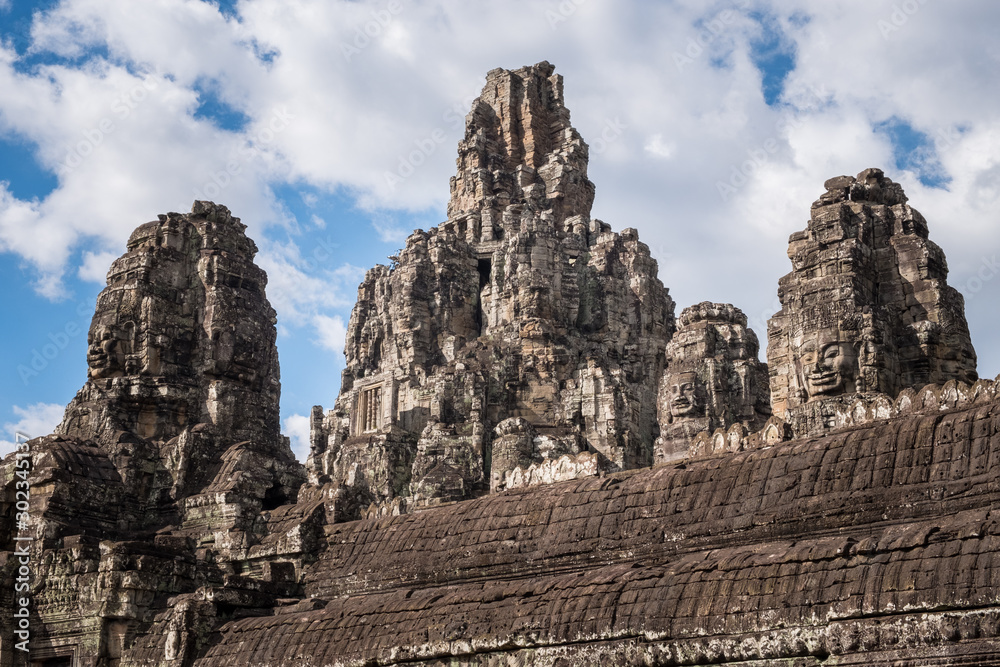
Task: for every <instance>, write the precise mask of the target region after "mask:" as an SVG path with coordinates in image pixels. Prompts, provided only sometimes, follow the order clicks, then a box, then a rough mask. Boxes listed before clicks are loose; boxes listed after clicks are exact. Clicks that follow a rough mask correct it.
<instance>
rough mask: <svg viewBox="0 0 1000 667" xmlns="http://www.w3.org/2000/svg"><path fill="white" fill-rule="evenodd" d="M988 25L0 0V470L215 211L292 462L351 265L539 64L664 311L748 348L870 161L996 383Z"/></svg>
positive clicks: (595, 11)
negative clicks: (117, 300)
mask: <svg viewBox="0 0 1000 667" xmlns="http://www.w3.org/2000/svg"><path fill="white" fill-rule="evenodd" d="M998 25H1000V3H996V2H992V1H990V0H959V1H955V2H944V0H903V1H895V2H879V1H873V0H827V1H825V2H822V3H818V2H811V1H808V0H724V1H722V2H704V1H703V0H697V1H695V0H677V1H666V0H663V1H656V0H502V1H501V0H375V1H368V0H353V1H346V0H239V1H237V2H229V1H227V2H221V3H213V2H204V1H201V0H144V1H143V2H130V1H128V0H60V1H35V2H21V1H19V0H0V277H2V281H3V283H2V284H3V290H2V292H0V304H2V307H3V312H4V313H5V315H6V317H5V318H4V319H5V325H4V326H3V334H2V336H3V339H2V347H3V350H4V352H3V355H2V362H3V366H2V373H0V425H2V428H0V454H2V453H5V452H6V451H9V449H10V448H11V447H12V445H11V444H10V443H11V442H12V441H13V440H14V439H15V435H16V433H23V434H25V435H28V436H33V437H34V436H39V435H44V434H46V433H49V432H51V431H52V429H53V428H54V427H55V425H56V424H57V423H58V422H59V421H60V419H61V416H62V412H63V409H64V406H65V405H66V404H67V403H68V402H69V401H70V400H71V399H72V397H73V396H74V394H75V393H76V391H77V390H79V388H80V387H81V386H82V385H83V383H84V382H85V380H86V336H87V334H86V332H87V329H88V327H89V324H90V318H91V316H92V314H93V308H94V303H95V299H96V296H97V294H98V292H99V291H100V290H101V289H102V287H103V286H104V281H105V275H106V272H107V270H108V267H109V265H110V263H111V261H112V260H113V259H115V258H116V257H118V256H120V255H121V254H123V253H124V251H125V242H126V240H127V238H128V235H129V233H130V232H131V231H132V229H134V228H135V227H136V226H137V225H139V224H141V223H143V222H146V221H149V220H153V219H155V216H156V215H157V214H160V213H166V212H168V211H180V212H186V211H189V210H190V207H191V204H192V202H193V201H194V200H196V199H211V200H214V201H216V202H218V203H221V204H224V205H226V206H228V207H229V208H230V209H231V210H232V211H233V214H234V215H236V216H238V217H240V218H241V219H242V220H243V222H244V223H245V224H247V226H248V230H247V233H248V234H249V235H250V236H251V237H252V238H253V239H254V240H255V241H256V243H257V246H258V247H259V249H260V252H259V254H258V256H257V262H258V263H259V264H260V266H262V267H263V268H264V269H265V270H266V271H267V274H268V276H269V283H268V286H267V296H268V298H269V299H270V301H271V304H272V305H273V306H274V308H275V310H276V311H277V313H278V351H279V355H280V361H281V382H282V397H281V413H282V424H283V430H284V433H285V434H286V435H288V436H289V437H290V438H291V439H292V444H293V449H294V450H295V451H296V453H297V455H298V456H299V457H300V458H301V459H303V460H304V457H305V455H306V453H307V448H308V445H307V442H308V419H307V416H308V414H309V410H310V408H311V406H313V405H323V406H325V407H326V408H330V407H332V406H333V403H334V400H335V398H336V396H337V393H338V391H339V385H340V371H341V370H342V369H343V367H344V357H343V345H344V337H345V333H346V326H347V323H348V321H349V318H350V310H351V307H352V305H353V302H354V300H355V297H356V293H357V292H356V289H357V285H358V283H359V282H360V280H361V279H362V277H363V276H364V271H365V269H366V268H368V267H371V266H373V265H374V264H376V263H386V262H387V260H386V258H387V257H388V256H389V255H393V254H394V253H395V251H396V250H398V249H399V248H400V247H402V246H403V244H404V242H405V238H406V236H407V235H408V234H409V233H410V232H411V231H412V230H414V229H418V228H420V229H427V228H428V227H431V226H433V225H435V224H438V223H439V222H442V221H443V220H444V219H445V217H446V216H445V207H446V203H447V199H448V179H449V177H450V176H452V175H454V173H455V156H456V153H455V149H456V144H457V142H458V140H459V139H460V138H461V137H462V136H463V131H464V116H465V114H466V113H467V111H468V109H469V106H470V104H471V102H472V100H473V99H474V98H475V96H476V95H477V94H478V93H479V91H480V90H481V88H482V86H483V83H484V80H485V76H486V73H487V72H488V71H489V70H491V69H493V68H496V67H504V68H508V69H513V68H517V67H521V66H524V65H530V64H534V63H537V62H540V61H543V60H548V61H549V62H551V63H553V64H554V65H555V67H556V71H557V72H558V73H560V74H562V75H563V77H564V79H565V98H566V104H567V106H568V107H569V109H570V111H571V115H572V121H573V124H574V125H575V126H576V128H577V129H578V130H579V131H580V133H581V134H582V135H583V137H584V139H585V140H586V141H587V142H588V143H589V144H590V147H591V151H590V154H591V159H590V179H591V180H592V181H593V182H594V183H595V184H596V186H597V196H596V200H595V203H594V211H593V215H594V217H596V218H600V219H602V220H604V221H605V222H607V223H609V224H610V225H611V226H612V228H613V229H615V230H616V231H620V230H622V229H624V228H626V227H634V228H636V229H638V231H639V236H640V239H642V240H643V241H645V242H646V243H647V244H648V245H649V246H650V248H651V250H652V253H653V255H654V257H655V258H656V259H657V261H658V263H659V270H660V278H661V280H662V281H663V282H664V284H665V285H666V286H667V287H668V288H669V289H670V292H671V295H672V297H673V298H674V300H675V301H676V302H677V313H678V314H679V312H680V310H681V309H682V308H683V307H685V306H688V305H691V304H694V303H698V302H700V301H706V300H710V301H717V302H729V303H733V304H735V305H737V306H739V307H740V308H742V309H743V310H744V312H746V313H747V316H748V318H749V320H750V326H751V327H752V328H753V329H754V330H755V331H756V332H757V334H758V336H759V337H760V338H761V341H762V343H763V340H764V338H765V337H766V321H767V319H768V318H769V317H770V316H771V315H772V314H774V313H775V312H776V311H777V310H778V309H779V307H780V306H779V303H778V301H777V282H778V278H779V277H780V276H782V275H784V274H785V273H788V272H789V270H790V269H791V266H790V263H789V261H788V258H787V255H786V249H787V241H788V236H789V235H790V234H791V233H793V232H795V231H798V230H801V229H804V228H805V225H806V222H807V220H808V216H809V206H810V204H811V203H812V202H813V201H814V200H815V199H816V198H818V197H819V195H820V194H822V193H823V191H824V189H823V182H824V181H825V180H826V179H828V178H830V177H833V176H838V175H841V174H849V175H854V174H857V173H858V172H860V171H862V170H863V169H865V168H868V167H879V168H882V169H884V170H885V172H886V174H887V175H888V176H889V177H890V178H892V179H893V180H895V181H897V182H899V183H901V184H902V185H903V187H904V189H905V190H906V193H907V195H908V196H909V199H910V204H911V205H912V206H913V207H914V208H916V209H918V210H919V211H921V212H922V213H923V214H924V215H925V217H926V218H927V220H928V222H929V226H930V232H931V239H932V240H934V241H935V242H936V243H938V244H939V245H940V246H942V247H943V248H944V250H945V252H946V254H947V257H948V263H949V267H950V271H951V273H950V277H949V282H950V283H951V284H952V285H953V286H955V287H956V288H958V289H959V290H960V291H961V292H962V293H963V294H964V295H965V298H966V313H967V316H968V319H969V323H970V327H971V330H972V336H973V343H974V345H975V346H976V350H977V352H978V355H979V372H980V375H981V376H983V377H988V378H993V377H995V376H996V375H997V374H998V373H1000V345H998V342H1000V315H998V311H1000V309H998V308H997V304H998V302H1000V280H998V279H997V276H998V275H1000V264H998V261H997V260H998V256H1000V224H998V217H1000V86H997V85H996V74H995V73H996V71H998V69H1000V40H997V39H996V36H995V33H996V27H997V26H998ZM762 347H763V345H762ZM762 355H763V350H762Z"/></svg>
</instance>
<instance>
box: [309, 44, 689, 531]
mask: <svg viewBox="0 0 1000 667" xmlns="http://www.w3.org/2000/svg"><path fill="white" fill-rule="evenodd" d="M587 160H588V148H587V144H586V143H585V142H584V141H583V139H582V138H581V137H580V135H579V133H578V132H577V131H576V130H575V129H574V128H573V127H572V125H570V120H569V111H568V110H567V109H566V106H565V104H564V102H563V85H562V77H561V76H559V75H555V74H553V67H552V65H550V64H549V63H546V62H543V63H540V64H538V65H534V66H532V67H525V68H522V69H519V70H516V71H507V70H501V69H497V70H493V71H491V72H490V73H489V74H488V75H487V81H486V86H485V88H484V89H483V92H482V94H481V95H480V96H479V98H477V99H476V100H475V102H473V105H472V110H471V111H470V113H469V114H468V116H467V117H466V132H465V138H464V139H463V140H462V141H461V142H460V144H459V150H458V160H457V164H458V173H457V175H456V176H455V177H453V178H452V179H451V199H450V201H449V203H448V220H447V221H446V222H444V223H442V224H441V225H439V226H438V227H436V228H434V229H431V230H429V231H427V232H424V231H420V230H418V231H416V232H414V233H413V235H411V236H410V238H409V239H407V242H406V247H405V248H404V249H403V250H402V251H401V252H400V254H399V256H398V257H396V258H393V259H394V263H393V265H392V266H391V267H386V266H377V267H375V268H374V269H372V270H370V271H369V272H368V274H367V275H366V277H365V280H364V282H363V283H362V284H361V286H360V288H359V291H358V302H357V304H356V306H355V308H354V311H353V313H352V315H351V322H350V325H349V327H348V335H347V345H346V349H345V353H346V356H347V368H346V369H345V371H344V373H343V383H342V388H341V393H340V396H339V398H338V399H337V404H336V407H335V408H334V409H333V410H331V411H329V412H327V413H326V414H324V413H323V412H322V409H321V408H318V407H317V408H315V409H314V411H313V419H312V452H311V456H310V460H309V463H308V468H309V470H310V475H311V478H312V480H313V481H314V482H315V483H321V484H322V483H330V484H333V485H334V486H336V487H337V489H338V494H339V495H338V497H339V498H341V499H343V501H344V502H345V504H346V507H347V508H348V509H347V514H348V515H350V514H352V513H354V512H356V510H357V509H358V508H361V507H364V506H366V505H367V504H369V503H372V502H382V501H388V500H392V499H394V498H397V497H400V498H407V499H408V500H409V501H410V502H417V503H418V504H430V503H435V502H442V501H447V500H458V499H462V498H467V497H471V496H474V495H478V494H480V493H484V492H488V491H489V490H490V489H493V490H497V489H499V488H503V487H504V485H505V483H506V482H505V475H506V474H507V473H510V472H511V471H513V470H514V469H515V468H518V467H521V468H527V467H529V466H531V465H532V464H542V463H544V462H545V461H546V460H552V459H557V458H560V457H562V456H564V455H570V456H571V457H572V456H576V455H579V454H582V453H583V452H589V453H590V454H591V455H592V456H594V457H596V458H597V460H598V463H599V465H600V466H602V467H603V468H604V469H608V470H615V469H622V468H634V467H638V466H644V465H649V464H650V463H651V462H652V444H651V443H652V442H653V440H654V439H655V438H656V435H657V421H656V395H657V385H658V381H659V379H660V376H661V374H662V371H663V367H664V348H665V346H666V343H667V341H668V340H669V339H670V337H671V335H672V333H673V330H674V314H673V311H674V304H673V301H672V300H671V299H670V297H669V295H668V293H667V290H666V289H665V288H664V287H663V285H662V283H661V282H660V281H659V279H658V278H657V277H656V274H657V266H656V262H655V260H653V259H652V258H651V257H650V254H649V248H648V247H647V246H646V245H645V244H643V243H640V242H639V239H638V236H637V234H636V232H635V230H633V229H626V230H624V231H622V232H621V233H620V234H618V233H614V232H612V231H611V228H610V226H608V225H606V224H604V223H603V222H601V221H600V220H594V219H592V218H591V217H590V210H591V205H592V203H593V200H594V185H593V183H591V182H590V180H588V178H587Z"/></svg>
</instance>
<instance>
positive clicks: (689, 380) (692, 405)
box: [667, 373, 703, 419]
mask: <svg viewBox="0 0 1000 667" xmlns="http://www.w3.org/2000/svg"><path fill="white" fill-rule="evenodd" d="M668 387H669V389H670V396H669V397H668V399H667V401H668V406H669V407H670V416H671V417H673V418H674V419H683V418H685V417H697V416H698V415H700V414H701V412H702V408H703V405H702V400H701V396H700V392H699V391H698V378H697V376H696V375H695V374H694V373H680V374H678V375H675V376H673V377H671V378H670V382H669V384H668Z"/></svg>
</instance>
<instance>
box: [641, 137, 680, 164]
mask: <svg viewBox="0 0 1000 667" xmlns="http://www.w3.org/2000/svg"><path fill="white" fill-rule="evenodd" d="M642 149H643V150H644V151H646V152H647V153H652V154H653V155H655V156H656V157H658V158H663V159H668V158H671V157H673V155H674V152H675V151H676V150H677V145H676V144H675V143H674V142H672V141H665V140H664V139H663V135H662V134H660V133H659V132H657V133H656V134H654V135H653V136H651V137H650V138H649V141H648V142H646V145H645V146H643V147H642Z"/></svg>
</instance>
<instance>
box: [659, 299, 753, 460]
mask: <svg viewBox="0 0 1000 667" xmlns="http://www.w3.org/2000/svg"><path fill="white" fill-rule="evenodd" d="M758 351H759V344H758V342H757V336H756V334H754V332H753V330H752V329H749V328H748V327H747V318H746V315H744V314H743V312H742V311H741V310H740V309H739V308H736V307H735V306H732V305H730V304H719V303H709V302H705V303H700V304H698V305H696V306H691V307H689V308H685V309H684V311H683V312H682V313H681V316H680V317H679V318H678V327H677V333H676V334H674V337H673V339H672V340H671V341H670V343H668V344H667V370H666V372H664V374H663V377H662V379H661V381H660V387H659V395H658V404H659V406H658V407H659V415H660V437H659V438H657V440H656V444H655V456H654V461H655V462H657V463H664V462H669V461H673V460H676V459H680V458H684V457H686V456H688V455H690V454H692V453H693V452H692V451H691V450H690V446H691V444H692V442H693V438H694V436H695V435H697V434H698V433H701V432H712V431H713V430H715V429H717V428H727V427H729V426H731V425H733V424H740V425H742V427H743V428H745V429H749V430H757V429H759V428H761V427H762V426H763V424H764V421H766V420H767V418H768V416H770V413H771V411H770V395H769V393H768V382H767V377H768V376H767V366H766V365H764V364H762V363H760V362H759V361H758V360H757V353H758Z"/></svg>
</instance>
